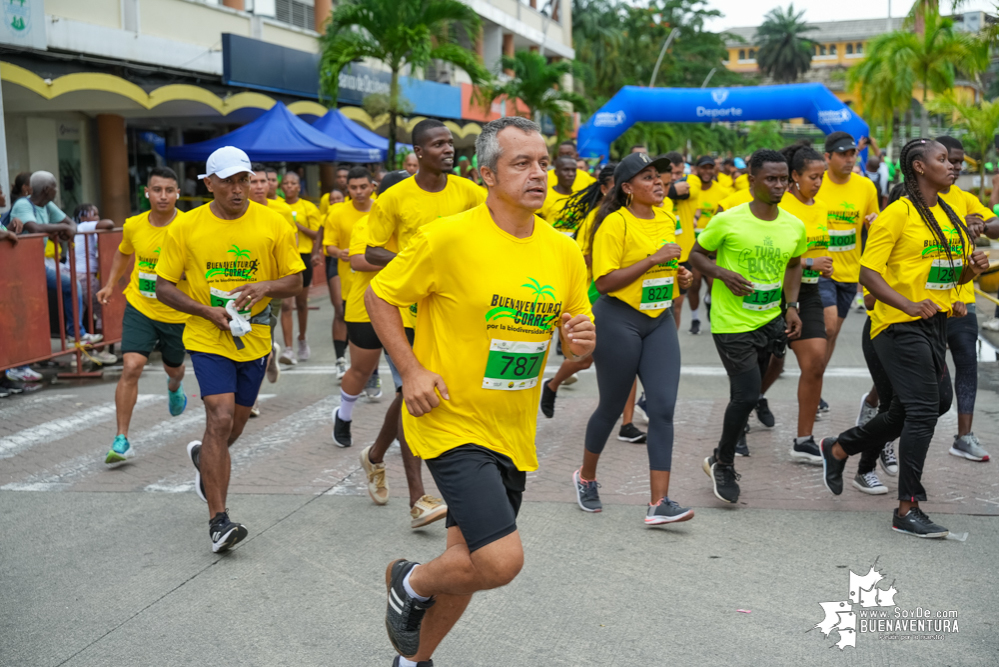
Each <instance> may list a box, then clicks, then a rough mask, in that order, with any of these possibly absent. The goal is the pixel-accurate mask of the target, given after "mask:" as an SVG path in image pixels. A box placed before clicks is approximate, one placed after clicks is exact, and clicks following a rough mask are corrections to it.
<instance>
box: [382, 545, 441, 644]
mask: <svg viewBox="0 0 999 667" xmlns="http://www.w3.org/2000/svg"><path fill="white" fill-rule="evenodd" d="M417 565H418V563H414V562H412V561H408V560H403V559H401V558H400V559H399V560H394V561H392V562H391V563H389V565H388V567H387V568H385V588H386V589H388V607H387V609H386V610H385V629H386V630H387V631H388V636H389V641H390V642H392V646H394V647H395V650H396V651H398V652H399V654H400V655H403V656H413V655H416V654H417V653H418V652H419V650H420V625H421V624H422V623H423V615H424V614H426V613H427V609H430V608H431V607H432V606H434V599H433V598H430V599H429V600H427V601H426V602H421V601H419V600H417V599H416V598H415V597H413V596H412V595H410V594H409V593H407V592H406V586H405V584H404V583H403V582H404V581H405V580H406V575H408V574H409V572H410V570H412V569H413V568H414V567H416V566H417Z"/></svg>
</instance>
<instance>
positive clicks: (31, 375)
mask: <svg viewBox="0 0 999 667" xmlns="http://www.w3.org/2000/svg"><path fill="white" fill-rule="evenodd" d="M7 379H8V380H13V381H14V382H40V381H41V380H44V379H45V377H44V376H43V375H42V374H41V373H37V372H35V371H33V370H31V367H30V366H19V367H18V368H9V369H7Z"/></svg>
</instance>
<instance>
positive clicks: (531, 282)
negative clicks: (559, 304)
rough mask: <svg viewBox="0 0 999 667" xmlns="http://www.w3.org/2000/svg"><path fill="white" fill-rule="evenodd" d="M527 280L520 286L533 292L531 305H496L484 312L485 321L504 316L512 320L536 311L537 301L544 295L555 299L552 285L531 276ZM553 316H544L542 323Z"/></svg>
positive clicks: (553, 316) (546, 322)
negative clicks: (517, 306)
mask: <svg viewBox="0 0 999 667" xmlns="http://www.w3.org/2000/svg"><path fill="white" fill-rule="evenodd" d="M527 280H528V282H526V283H524V284H523V285H521V287H526V288H528V289H529V290H531V292H532V293H533V296H534V302H533V303H532V304H531V306H530V307H528V306H527V304H526V303H524V304H523V307H521V308H519V309H518V308H514V307H511V306H496V307H495V308H493V309H491V310H490V311H489V312H487V313H486V321H487V322H492V321H493V320H499V319H502V318H504V317H508V318H510V319H512V320H515V319H517V317H518V315H520V314H524V313H536V312H538V303H539V302H540V301H541V299H542V298H545V297H551V299H552V301H555V288H554V287H552V286H551V285H542V284H541V283H540V282H538V281H537V280H535V279H534V278H531V277H528V278H527ZM494 303H495V302H494ZM554 318H555V315H552V316H551V317H548V318H545V321H544V323H543V324H544V325H547V324H548V322H550V321H551V320H552V319H554Z"/></svg>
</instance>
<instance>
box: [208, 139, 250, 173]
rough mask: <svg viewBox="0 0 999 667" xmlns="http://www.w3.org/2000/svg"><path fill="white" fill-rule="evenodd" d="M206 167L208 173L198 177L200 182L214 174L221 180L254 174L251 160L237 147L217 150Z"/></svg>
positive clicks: (225, 147)
mask: <svg viewBox="0 0 999 667" xmlns="http://www.w3.org/2000/svg"><path fill="white" fill-rule="evenodd" d="M205 167H206V170H207V172H208V173H206V174H201V175H200V176H198V179H199V180H200V179H202V178H208V177H209V176H211V175H212V174H215V175H216V176H218V177H219V178H229V177H230V176H232V175H233V174H238V173H240V172H244V171H245V172H246V173H248V174H252V173H253V169H252V167H251V165H250V158H249V157H247V155H246V153H244V152H243V151H241V150H240V149H238V148H236V147H235V146H223V147H222V148H219V149H218V150H216V151H215V152H214V153H212V154H211V155H209V156H208V162H207V163H206V164H205Z"/></svg>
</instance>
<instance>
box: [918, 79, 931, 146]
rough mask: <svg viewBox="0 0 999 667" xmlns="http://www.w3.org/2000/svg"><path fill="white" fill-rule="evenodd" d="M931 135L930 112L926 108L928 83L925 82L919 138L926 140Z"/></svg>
mask: <svg viewBox="0 0 999 667" xmlns="http://www.w3.org/2000/svg"><path fill="white" fill-rule="evenodd" d="M929 134H930V110H929V109H927V108H926V81H925V80H924V81H923V113H922V117H921V118H920V119H919V136H920V137H921V138H923V139H925V138H926V137H927V136H928V135H929Z"/></svg>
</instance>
